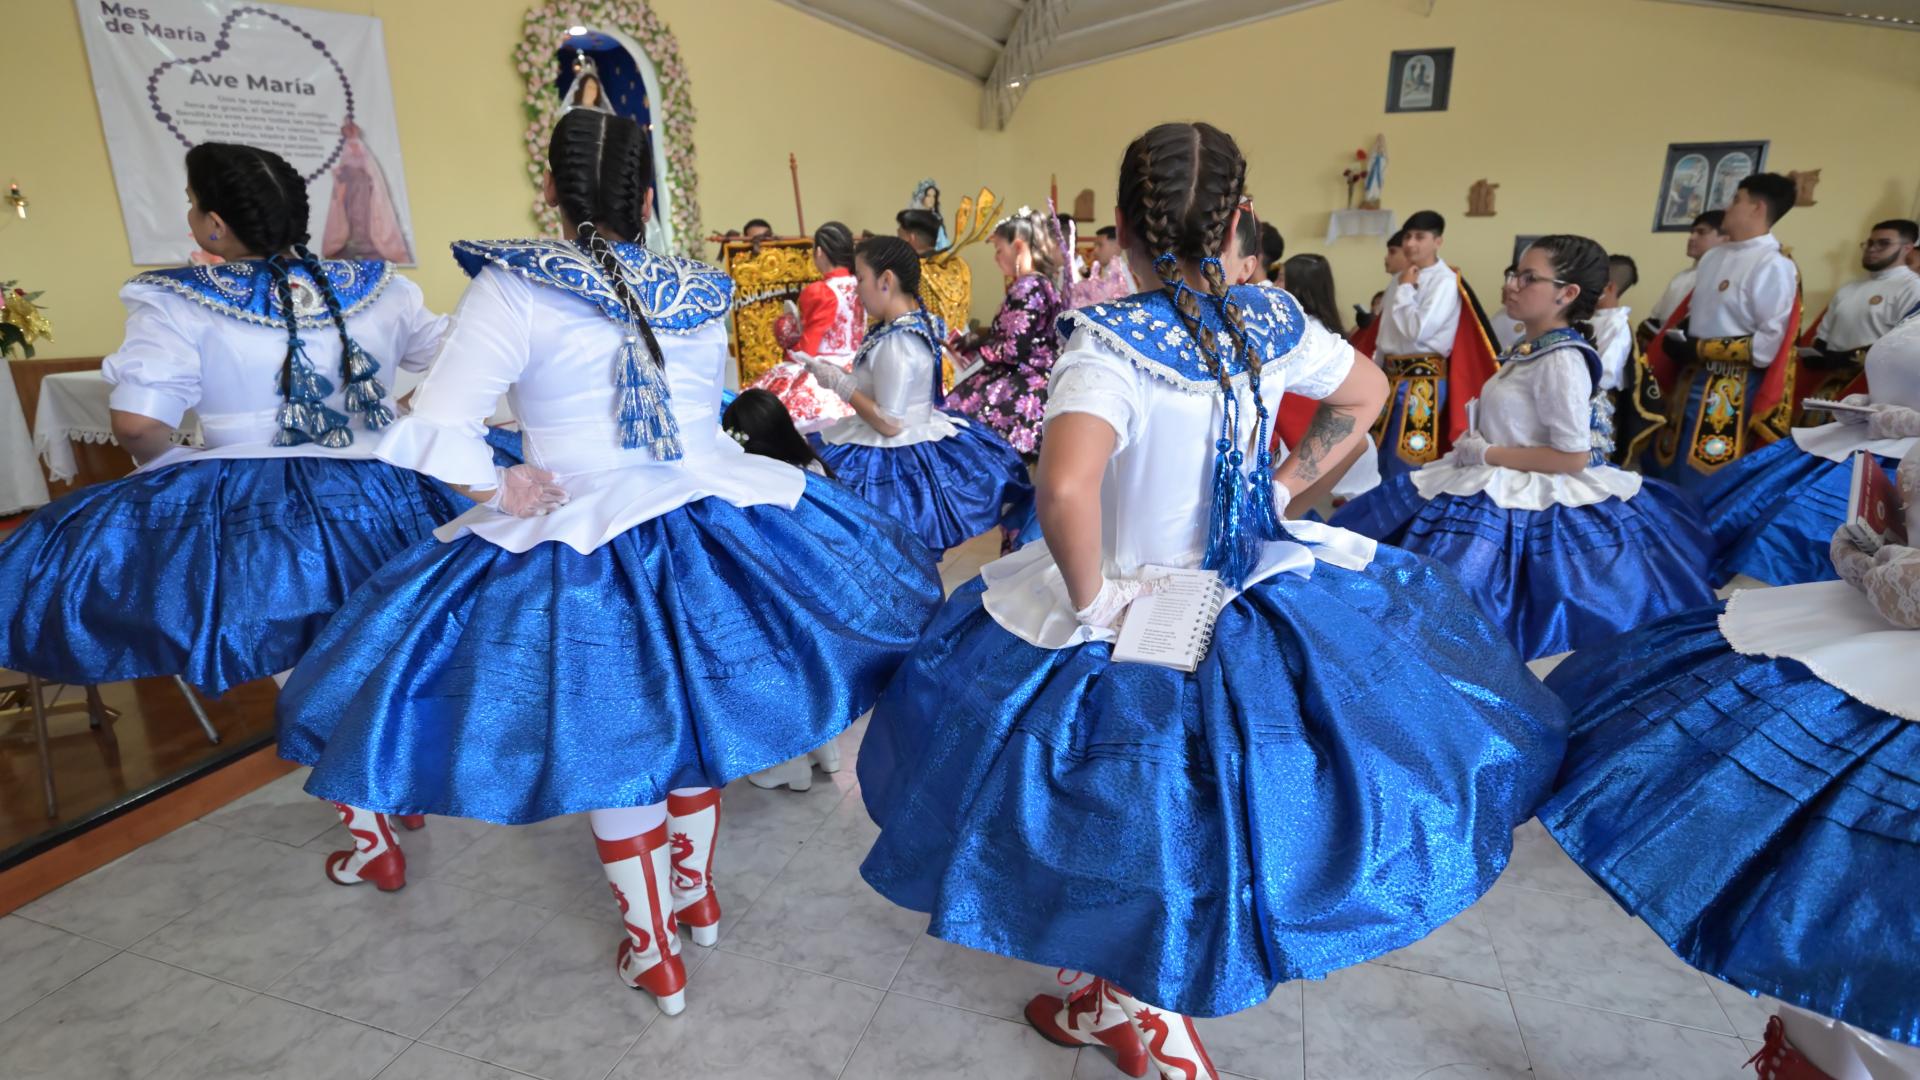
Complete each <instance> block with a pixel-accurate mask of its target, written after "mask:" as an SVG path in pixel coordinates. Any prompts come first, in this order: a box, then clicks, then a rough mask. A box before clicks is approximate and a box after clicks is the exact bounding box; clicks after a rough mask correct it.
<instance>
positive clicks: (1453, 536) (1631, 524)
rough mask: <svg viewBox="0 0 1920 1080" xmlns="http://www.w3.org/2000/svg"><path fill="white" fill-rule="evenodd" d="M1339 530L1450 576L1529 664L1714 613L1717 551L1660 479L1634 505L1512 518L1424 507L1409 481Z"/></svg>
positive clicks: (1465, 508) (1556, 509)
mask: <svg viewBox="0 0 1920 1080" xmlns="http://www.w3.org/2000/svg"><path fill="white" fill-rule="evenodd" d="M1332 524H1334V525H1338V526H1340V527H1341V528H1344V529H1352V530H1353V531H1354V532H1357V533H1360V534H1362V535H1365V536H1371V537H1373V538H1374V539H1375V540H1379V541H1382V542H1384V543H1389V544H1393V545H1395V546H1397V547H1403V548H1406V549H1407V550H1408V551H1412V552H1415V553H1417V554H1420V555H1425V556H1426V557H1427V558H1429V559H1432V560H1434V561H1435V562H1437V563H1440V564H1441V565H1443V566H1446V567H1448V568H1449V569H1451V570H1452V571H1453V572H1454V573H1455V574H1457V575H1459V577H1460V580H1461V582H1462V583H1464V584H1465V585H1466V588H1467V592H1468V594H1469V595H1471V596H1472V597H1473V598H1474V600H1475V601H1476V602H1477V603H1478V604H1479V605H1480V609H1481V610H1482V611H1484V612H1486V614H1487V617H1488V618H1489V619H1492V620H1493V621H1494V623H1495V624H1497V625H1498V626H1500V627H1501V628H1503V629H1504V630H1505V631H1506V633H1507V640H1509V641H1511V642H1513V644H1514V647H1515V648H1517V649H1519V650H1520V655H1522V656H1523V657H1525V658H1527V659H1529V660H1534V659H1538V658H1539V657H1542V656H1553V655H1555V654H1556V653H1563V652H1566V651H1567V650H1569V649H1581V648H1585V647H1587V646H1588V645H1592V644H1596V643H1598V642H1602V641H1606V640H1607V639H1609V638H1612V637H1613V636H1615V635H1616V634H1619V633H1621V632H1623V631H1626V630H1631V629H1633V628H1635V627H1638V626H1643V625H1645V624H1646V623H1649V622H1652V621H1653V620H1654V619H1657V618H1660V617H1661V616H1663V615H1667V614H1670V613H1672V612H1675V611H1685V610H1687V609H1688V608H1694V607H1699V606H1701V605H1702V604H1711V603H1713V588H1712V586H1711V585H1710V584H1708V581H1707V563H1708V560H1709V557H1710V556H1711V554H1712V551H1713V542H1712V539H1711V537H1710V536H1709V535H1708V533H1707V529H1706V526H1705V524H1704V523H1703V522H1702V521H1701V520H1700V512H1699V511H1698V510H1696V509H1694V507H1693V504H1692V503H1691V502H1690V501H1689V500H1688V499H1687V497H1686V496H1684V495H1682V494H1680V492H1679V490H1678V489H1676V488H1674V487H1673V486H1672V485H1670V484H1666V483H1662V482H1661V481H1658V480H1651V479H1649V480H1645V481H1643V483H1642V486H1641V488H1640V494H1639V495H1637V496H1635V497H1634V498H1632V499H1630V500H1627V501H1624V502H1623V501H1621V500H1619V499H1608V500H1606V501H1605V502H1600V503H1595V504H1593V505H1591V506H1558V505H1555V506H1550V507H1548V508H1547V509H1545V510H1504V509H1501V508H1500V507H1499V506H1497V505H1495V504H1494V502H1493V500H1492V499H1490V498H1488V497H1486V496H1485V495H1441V496H1440V497H1438V498H1436V499H1423V498H1421V497H1420V492H1419V490H1418V489H1416V488H1415V487H1414V486H1413V477H1412V474H1410V473H1401V474H1399V475H1396V476H1393V477H1389V478H1387V479H1386V480H1384V481H1383V482H1382V483H1381V484H1380V486H1379V487H1377V488H1374V489H1373V490H1372V491H1369V492H1367V493H1366V494H1365V495H1362V496H1360V497H1359V498H1357V499H1355V500H1353V501H1352V502H1350V503H1348V504H1346V505H1345V506H1343V507H1341V508H1340V509H1339V510H1338V511H1336V512H1335V513H1334V515H1333V520H1332Z"/></svg>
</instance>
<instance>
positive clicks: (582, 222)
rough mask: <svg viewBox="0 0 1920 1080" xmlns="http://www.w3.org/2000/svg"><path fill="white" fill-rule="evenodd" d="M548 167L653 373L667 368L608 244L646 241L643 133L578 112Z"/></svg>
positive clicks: (556, 134) (559, 127)
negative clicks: (637, 336) (642, 345)
mask: <svg viewBox="0 0 1920 1080" xmlns="http://www.w3.org/2000/svg"><path fill="white" fill-rule="evenodd" d="M547 165H548V167H549V168H550V169H552V171H553V186H554V190H555V191H556V192H557V193H558V194H559V196H560V213H561V214H563V215H565V217H566V219H567V220H568V221H570V222H572V223H573V225H574V238H575V240H576V241H577V242H578V243H579V244H580V246H581V247H584V248H586V249H587V251H588V253H589V254H591V255H592V256H593V258H594V260H595V261H596V262H598V263H599V264H600V269H601V271H602V273H603V274H604V275H605V277H606V279H607V284H608V285H609V286H611V287H612V289H613V292H614V295H615V296H617V297H618V298H619V299H620V304H621V306H622V307H624V308H626V311H627V316H628V318H629V319H630V320H631V323H632V325H634V326H635V327H636V328H638V329H639V331H640V336H641V338H642V339H643V340H644V341H645V342H646V345H647V355H648V356H649V357H651V358H652V360H653V364H654V366H655V367H660V368H664V367H665V366H666V363H667V361H666V355H665V354H664V353H662V352H661V351H660V341H659V339H658V338H656V337H655V336H654V333H653V327H652V326H649V325H648V324H647V315H646V309H645V307H643V306H642V305H641V303H640V298H639V297H637V296H635V295H634V294H633V288H632V286H631V285H630V284H629V283H628V282H627V275H626V273H625V271H624V270H623V269H622V267H621V264H620V260H619V257H618V256H617V255H616V254H615V252H614V250H613V244H612V243H610V242H609V241H610V240H611V241H622V240H627V241H632V242H634V243H644V242H645V238H646V228H647V224H646V215H645V199H646V193H647V191H648V190H649V189H651V188H652V187H653V153H652V151H651V150H650V149H649V148H648V146H647V138H646V133H645V132H644V131H642V130H641V129H640V125H639V124H637V123H634V122H633V121H632V120H629V119H627V118H626V117H624V116H615V115H614V114H612V113H603V112H600V111H598V110H596V109H575V110H573V111H572V112H569V113H567V114H566V115H565V116H562V117H561V118H560V122H559V123H558V124H556V125H554V129H553V138H552V139H550V140H549V141H548V143H547Z"/></svg>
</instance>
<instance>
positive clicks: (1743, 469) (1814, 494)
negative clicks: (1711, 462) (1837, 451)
mask: <svg viewBox="0 0 1920 1080" xmlns="http://www.w3.org/2000/svg"><path fill="white" fill-rule="evenodd" d="M1878 460H1879V462H1880V464H1881V465H1883V466H1885V467H1886V469H1887V471H1888V472H1889V473H1892V472H1893V471H1894V470H1895V469H1898V468H1899V466H1900V463H1899V462H1898V461H1895V460H1894V459H1892V458H1885V457H1883V458H1879V459H1878ZM1852 486H1853V463H1852V462H1851V461H1828V460H1827V459H1826V458H1823V457H1820V456H1818V455H1816V454H1809V453H1807V452H1806V451H1805V450H1802V449H1800V447H1799V445H1798V444H1797V443H1795V442H1794V441H1793V440H1792V439H1781V440H1780V441H1779V442H1777V443H1774V444H1773V445H1772V446H1769V447H1767V448H1766V449H1764V450H1759V451H1756V452H1754V453H1751V454H1748V455H1747V456H1746V457H1743V458H1741V459H1740V460H1739V461H1736V462H1734V463H1733V464H1731V465H1729V466H1727V467H1726V468H1724V469H1721V470H1720V471H1719V472H1717V473H1715V474H1714V475H1713V478H1712V479H1710V480H1708V481H1707V482H1706V484H1704V485H1703V486H1702V487H1701V488H1700V493H1699V498H1700V505H1701V507H1702V508H1703V509H1704V510H1705V511H1706V518H1707V523H1708V525H1710V526H1711V527H1712V528H1713V542H1714V551H1715V554H1714V561H1713V581H1714V584H1716V585H1725V584H1726V583H1727V582H1729V581H1732V580H1733V576H1734V575H1735V574H1745V575H1747V576H1748V577H1751V578H1756V579H1758V580H1760V581H1764V582H1766V583H1767V584H1769V585H1800V584H1804V583H1806V582H1809V581H1834V580H1836V579H1838V577H1839V575H1838V574H1836V573H1834V571H1833V559H1832V558H1831V557H1830V556H1829V555H1828V553H1827V552H1828V546H1829V544H1830V543H1831V542H1832V540H1833V534H1834V531H1835V530H1837V529H1838V528H1840V526H1841V525H1842V524H1844V523H1845V522H1846V520H1847V493H1848V490H1849V489H1850V488H1851V487H1852Z"/></svg>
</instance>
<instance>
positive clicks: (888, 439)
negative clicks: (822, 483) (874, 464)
mask: <svg viewBox="0 0 1920 1080" xmlns="http://www.w3.org/2000/svg"><path fill="white" fill-rule="evenodd" d="M919 317H920V316H919V315H917V314H910V315H903V316H901V317H900V318H898V319H896V320H894V325H895V326H900V325H902V324H904V323H908V322H912V321H915V320H917V319H919ZM939 363H940V357H939V356H937V355H935V354H934V351H933V349H932V348H930V347H929V346H928V345H927V342H926V339H925V338H922V337H921V336H920V335H918V334H916V333H913V332H912V331H909V330H905V329H900V330H895V331H893V332H892V333H889V334H887V335H886V336H885V337H883V338H881V339H880V340H879V341H878V342H876V343H875V344H873V346H872V347H871V348H869V349H867V350H866V354H865V357H864V358H863V359H860V360H858V361H856V362H855V363H854V366H853V378H854V381H855V382H856V383H857V384H858V385H859V389H860V392H861V393H863V394H865V395H867V397H869V398H872V399H873V404H874V407H875V408H878V409H879V410H880V411H881V412H882V413H884V414H885V415H886V416H887V418H888V419H890V420H892V421H893V422H894V423H896V424H899V425H900V433H899V434H897V435H882V434H881V433H880V432H879V430H878V429H876V428H875V427H874V426H873V425H872V424H869V423H867V422H866V420H865V419H863V418H861V417H860V416H858V415H854V416H849V417H845V418H843V419H841V420H837V421H835V422H834V424H833V426H831V427H829V428H827V429H826V430H824V431H822V432H821V433H820V438H821V441H823V442H827V443H830V444H834V445H843V444H848V443H851V444H853V445H856V446H912V445H914V444H915V443H923V442H938V441H940V440H941V439H945V438H948V437H949V436H951V435H953V434H954V433H955V432H957V431H959V430H960V429H961V428H963V427H966V426H967V422H966V420H965V419H963V418H961V417H958V416H954V415H952V414H950V413H947V412H943V411H942V410H940V409H937V408H934V405H933V379H934V371H935V369H936V367H937V366H938V365H939Z"/></svg>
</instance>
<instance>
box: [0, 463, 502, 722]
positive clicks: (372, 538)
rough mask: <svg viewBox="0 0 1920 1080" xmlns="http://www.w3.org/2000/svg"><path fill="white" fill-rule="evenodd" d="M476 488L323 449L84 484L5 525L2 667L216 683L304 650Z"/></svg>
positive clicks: (76, 678)
mask: <svg viewBox="0 0 1920 1080" xmlns="http://www.w3.org/2000/svg"><path fill="white" fill-rule="evenodd" d="M472 505H473V504H472V503H470V502H468V501H467V500H466V499H464V498H462V497H460V496H459V495H456V494H454V492H453V491H452V489H450V488H447V487H446V486H444V485H442V484H440V483H439V482H438V481H435V480H432V479H430V478H428V477H426V476H422V475H421V474H419V473H415V472H410V471H408V470H405V469H397V468H395V467H393V466H391V465H387V464H385V463H383V462H378V461H351V460H341V459H338V458H325V457H270V458H213V459H203V460H199V461H187V462H182V463H180V464H178V465H173V466H170V467H167V468H163V469H158V470H155V471H154V472H150V473H139V474H136V475H133V476H128V477H124V478H122V479H119V480H114V481H111V482H109V483H105V484H95V485H93V486H91V487H86V488H82V489H80V490H79V491H76V492H74V493H73V494H71V495H67V496H64V497H63V498H60V499H57V500H55V501H54V502H52V503H49V504H47V505H46V506H44V507H42V508H41V509H40V510H39V511H38V512H36V513H35V514H34V515H33V516H32V517H31V518H29V519H27V521H26V522H25V523H23V524H22V525H21V526H20V527H19V528H17V529H15V530H14V532H13V535H12V536H10V537H8V538H7V539H6V540H5V541H0V667H7V668H12V669H13V670H15V671H26V672H31V673H33V674H35V675H39V676H41V677H43V678H46V679H51V680H54V681H57V682H64V683H74V684H91V683H104V682H115V681H118V680H121V679H139V678H147V677H150V676H166V675H181V676H184V677H185V678H186V680H187V681H188V682H190V683H192V684H193V685H194V687H196V688H197V689H199V690H200V691H201V692H202V693H205V694H208V695H213V696H218V695H220V694H223V693H225V692H226V691H227V690H228V689H230V688H232V687H234V686H238V685H239V684H241V683H243V682H247V681H249V680H252V679H262V678H266V677H267V676H269V675H275V674H278V673H279V672H282V671H285V670H287V669H288V668H290V667H292V666H293V665H294V662H295V661H297V660H299V659H300V656H301V654H302V653H304V652H306V650H307V646H308V645H310V644H311V643H312V642H313V640H314V638H315V637H316V636H317V635H318V634H319V633H320V629H321V627H323V626H325V625H326V622H327V619H328V618H329V617H330V616H331V615H332V614H333V613H334V612H335V611H336V610H338V609H339V607H340V606H341V605H342V604H343V603H345V602H346V599H347V596H348V594H349V593H351V592H352V591H353V590H354V589H355V588H357V587H358V586H359V585H360V583H361V582H363V581H365V580H366V579H367V578H368V577H370V576H372V574H373V572H374V571H375V570H377V569H379V568H380V566H381V564H382V563H384V562H386V560H387V559H388V558H389V557H390V556H392V555H394V554H396V553H398V552H400V551H402V550H404V549H405V548H406V547H407V546H408V545H410V544H412V543H414V542H415V541H417V540H420V539H421V538H422V537H425V536H428V535H429V534H430V533H431V532H432V531H433V529H434V528H435V527H436V526H438V525H440V524H441V523H442V522H445V521H449V520H451V519H452V518H453V517H455V516H456V515H457V514H459V513H460V512H462V511H463V510H465V509H466V508H467V507H469V506H472Z"/></svg>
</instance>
